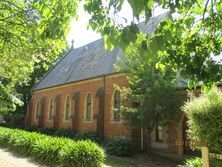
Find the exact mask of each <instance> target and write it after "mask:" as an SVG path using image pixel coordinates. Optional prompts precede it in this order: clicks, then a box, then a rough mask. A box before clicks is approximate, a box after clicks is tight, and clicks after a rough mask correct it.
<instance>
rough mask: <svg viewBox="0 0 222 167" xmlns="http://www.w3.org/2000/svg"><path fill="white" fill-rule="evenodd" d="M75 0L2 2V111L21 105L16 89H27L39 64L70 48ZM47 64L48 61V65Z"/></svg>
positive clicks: (2, 0) (0, 79)
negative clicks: (30, 76)
mask: <svg viewBox="0 0 222 167" xmlns="http://www.w3.org/2000/svg"><path fill="white" fill-rule="evenodd" d="M78 2H79V1H73V0H22V1H20V0H10V1H9V0H1V2H0V24H1V27H0V94H1V95H0V110H1V111H3V110H8V109H12V108H13V107H12V106H13V104H14V103H16V102H18V99H17V98H16V95H17V94H16V91H15V85H25V84H27V83H28V81H29V79H30V78H29V74H30V73H31V72H32V71H33V66H34V64H35V63H36V62H38V61H42V60H43V62H46V61H47V60H51V59H52V57H55V56H57V55H59V54H60V53H61V52H62V49H64V48H65V47H66V46H67V43H66V40H65V38H66V34H67V32H68V30H69V24H70V20H71V19H72V18H73V17H76V16H77V15H76V10H77V3H78ZM45 60H46V61H45ZM43 65H44V64H43Z"/></svg>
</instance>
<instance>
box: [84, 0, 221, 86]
mask: <svg viewBox="0 0 222 167" xmlns="http://www.w3.org/2000/svg"><path fill="white" fill-rule="evenodd" d="M125 1H126V0H108V1H106V3H103V1H102V0H87V1H86V4H85V10H86V11H88V12H89V13H90V14H92V17H91V19H90V22H89V26H90V27H91V28H92V29H93V30H97V31H98V32H100V33H101V34H102V35H103V36H104V38H105V45H106V47H107V48H110V49H113V48H114V47H116V46H120V47H121V48H122V49H123V50H126V48H127V47H129V46H130V45H129V44H131V43H135V42H136V41H138V40H139V39H140V36H142V35H144V34H141V33H140V32H139V29H138V27H137V25H136V24H135V23H136V22H137V21H140V16H145V21H146V22H148V21H149V19H150V17H151V16H153V10H155V8H156V7H157V6H160V7H161V8H163V9H166V10H168V11H169V13H170V15H171V16H173V17H170V16H169V18H167V19H165V20H164V21H162V23H160V24H159V27H158V30H157V31H156V32H155V34H152V35H150V36H147V39H145V40H144V41H141V46H143V47H141V48H140V50H141V51H142V50H144V51H145V52H146V53H147V54H149V55H150V57H160V58H159V61H158V62H157V64H158V67H162V69H163V70H165V69H167V68H170V69H172V70H174V71H177V72H179V73H180V76H181V77H182V78H184V79H189V84H188V86H189V87H190V88H191V87H193V86H195V85H196V84H197V82H199V81H203V83H204V84H205V85H208V86H209V85H212V83H213V82H217V81H221V77H222V76H221V75H222V73H221V72H222V68H221V63H220V61H218V60H220V57H221V50H222V31H221V30H222V1H221V0H198V1H196V0H191V1H187V0H180V1H175V0H127V2H128V3H129V4H130V6H131V9H132V11H133V21H132V23H131V25H129V26H127V27H124V26H123V25H122V24H120V23H119V22H118V19H115V18H118V12H119V11H120V10H121V8H122V6H123V3H124V2H125ZM129 10H130V9H129ZM147 48H149V49H147ZM163 67H165V68H163Z"/></svg>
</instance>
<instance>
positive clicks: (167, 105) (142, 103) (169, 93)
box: [120, 38, 181, 135]
mask: <svg viewBox="0 0 222 167" xmlns="http://www.w3.org/2000/svg"><path fill="white" fill-rule="evenodd" d="M140 40H144V38H140ZM139 48H140V41H137V42H136V43H134V44H130V47H128V48H127V49H126V57H127V59H124V60H122V62H123V63H122V64H123V65H122V66H121V67H120V70H125V71H127V77H128V80H129V87H127V88H122V89H121V113H122V117H123V118H124V119H125V120H126V121H128V122H129V124H130V125H131V126H132V127H133V128H141V127H143V128H146V129H148V133H149V135H150V134H151V132H152V130H153V128H154V127H155V125H156V123H157V119H158V118H159V119H161V121H162V123H163V124H165V125H166V124H167V123H169V121H170V119H172V118H174V115H175V113H176V112H178V111H179V107H180V102H181V99H180V97H181V96H179V95H180V92H179V91H176V89H175V86H176V80H175V79H174V78H176V75H177V73H175V72H174V71H173V70H170V69H168V70H165V72H163V71H162V70H160V69H158V68H156V63H157V62H158V61H159V60H158V59H157V57H156V58H153V59H150V58H149V55H148V54H144V53H143V52H140V50H139ZM132 53H133V54H132ZM129 103H130V104H129Z"/></svg>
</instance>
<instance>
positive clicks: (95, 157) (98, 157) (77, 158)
mask: <svg viewBox="0 0 222 167" xmlns="http://www.w3.org/2000/svg"><path fill="white" fill-rule="evenodd" d="M0 143H4V145H5V146H8V147H9V148H11V149H13V150H14V151H16V152H19V153H20V154H22V155H26V156H31V157H33V158H35V159H36V160H39V161H41V162H45V163H47V164H51V165H59V166H65V167H66V166H70V167H72V166H73V167H82V166H89V167H91V166H92V167H94V166H95V167H98V166H101V163H102V162H103V160H104V152H103V150H102V149H101V148H100V147H99V146H98V145H97V144H95V143H93V142H91V141H81V142H75V141H73V140H70V139H67V138H59V137H50V136H47V135H43V134H39V133H35V132H26V131H23V130H18V129H9V128H3V127H0ZM86 164H87V165H86Z"/></svg>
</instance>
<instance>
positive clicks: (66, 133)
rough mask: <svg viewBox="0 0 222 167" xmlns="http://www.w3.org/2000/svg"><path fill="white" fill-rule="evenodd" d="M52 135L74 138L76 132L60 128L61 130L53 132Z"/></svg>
mask: <svg viewBox="0 0 222 167" xmlns="http://www.w3.org/2000/svg"><path fill="white" fill-rule="evenodd" d="M53 135H54V136H58V137H68V138H74V137H75V135H76V131H74V130H73V129H71V128H61V129H57V130H55V132H54V133H53Z"/></svg>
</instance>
